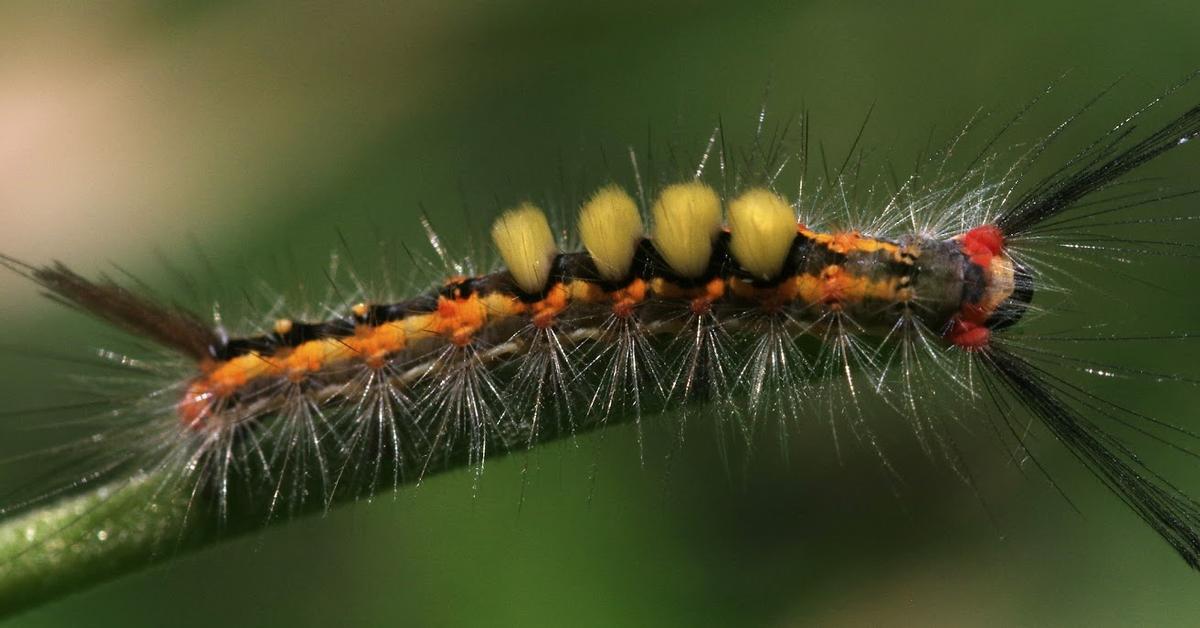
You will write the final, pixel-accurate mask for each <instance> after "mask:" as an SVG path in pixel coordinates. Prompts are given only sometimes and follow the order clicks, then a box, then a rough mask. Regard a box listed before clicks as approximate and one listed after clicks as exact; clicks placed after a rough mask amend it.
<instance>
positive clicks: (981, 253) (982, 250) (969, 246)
mask: <svg viewBox="0 0 1200 628" xmlns="http://www.w3.org/2000/svg"><path fill="white" fill-rule="evenodd" d="M959 247H960V248H962V252H963V253H964V254H965V255H966V256H967V257H969V258H971V263H973V264H976V265H978V266H982V267H984V268H987V267H988V266H989V265H990V264H991V263H992V258H993V257H995V256H997V255H999V254H1000V253H1001V252H1002V251H1003V250H1004V233H1003V232H1002V231H1000V227H997V226H995V225H983V226H981V227H975V228H974V229H972V230H970V231H968V232H966V233H965V234H963V237H962V240H961V241H960V242H959Z"/></svg>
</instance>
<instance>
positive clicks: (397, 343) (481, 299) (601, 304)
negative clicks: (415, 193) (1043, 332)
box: [178, 181, 1032, 428]
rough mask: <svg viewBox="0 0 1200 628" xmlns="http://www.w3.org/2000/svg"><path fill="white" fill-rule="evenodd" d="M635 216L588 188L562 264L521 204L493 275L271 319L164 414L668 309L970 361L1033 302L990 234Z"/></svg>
mask: <svg viewBox="0 0 1200 628" xmlns="http://www.w3.org/2000/svg"><path fill="white" fill-rule="evenodd" d="M651 216H652V219H653V222H652V226H651V229H650V234H649V236H648V237H647V235H646V234H645V233H644V229H643V223H642V219H641V215H640V212H639V211H638V209H637V205H636V203H635V202H634V201H633V199H632V197H630V196H629V195H628V194H627V193H625V191H624V190H622V189H621V188H620V187H617V186H606V187H604V188H601V189H600V190H598V191H597V192H596V193H595V194H594V195H593V196H592V197H591V198H590V199H589V200H588V201H587V202H586V203H585V204H584V205H583V207H582V208H581V210H580V216H579V230H580V236H581V240H582V242H583V246H584V249H585V250H584V251H582V252H568V253H563V252H560V251H559V250H558V246H557V243H556V242H555V240H554V236H553V232H552V231H551V229H550V227H549V224H548V221H547V220H546V217H545V215H544V213H543V212H542V211H541V210H540V209H538V208H537V207H535V206H534V205H532V204H529V203H525V204H522V205H520V206H518V207H516V208H514V209H512V210H509V211H507V212H505V213H504V214H503V215H501V217H500V218H499V219H498V220H497V221H496V222H495V224H494V225H493V228H492V238H493V242H494V244H495V246H496V249H497V251H498V252H499V254H500V258H501V259H502V260H503V261H504V262H505V266H506V269H505V270H502V271H498V272H494V273H491V274H487V275H483V276H479V277H455V278H451V279H450V280H448V281H447V282H445V284H444V285H443V286H442V287H441V288H439V289H437V290H435V291H433V292H431V293H429V294H425V295H422V296H419V297H416V298H413V299H410V300H407V301H403V302H399V303H391V304H368V303H359V304H356V305H354V306H352V307H350V308H349V311H347V312H346V314H345V315H344V316H341V317H337V318H333V319H331V320H328V321H322V322H315V323H305V322H299V321H292V320H280V321H278V322H277V323H276V324H275V327H274V330H273V332H272V333H270V334H266V335H262V336H257V337H248V338H235V339H227V340H223V341H221V342H214V343H213V344H212V345H210V346H209V348H208V356H207V357H206V358H205V359H204V360H203V361H202V364H201V371H202V374H201V375H200V376H199V377H197V378H196V379H195V380H194V381H193V382H192V383H191V384H190V385H189V386H188V389H187V392H186V394H185V395H184V398H183V400H182V401H181V402H180V403H179V406H178V412H179V415H180V417H181V419H182V420H183V422H184V423H185V424H187V425H189V426H194V427H197V428H199V427H203V426H204V425H205V423H206V422H208V421H210V420H217V421H222V422H224V421H238V420H243V419H244V418H246V417H250V416H259V415H263V414H267V413H270V412H271V411H272V410H273V408H271V407H270V405H269V404H270V400H271V399H272V398H273V397H272V396H271V395H261V396H258V397H261V398H256V395H255V394H254V392H255V391H256V390H269V389H271V388H272V386H275V385H278V383H280V382H283V381H287V382H291V383H294V384H303V385H305V386H306V387H307V389H308V390H309V391H310V392H309V394H311V395H313V396H314V397H316V399H317V400H318V401H321V400H324V398H328V397H332V396H335V395H338V394H343V393H344V391H345V388H346V382H347V381H348V380H350V379H351V378H352V377H353V375H354V374H355V373H356V372H357V371H356V370H355V369H356V368H362V367H366V368H370V369H376V370H379V369H383V368H384V367H385V366H387V367H390V368H389V372H390V373H398V375H395V376H394V377H393V379H395V380H397V381H395V382H394V383H396V384H399V385H412V384H413V383H414V382H416V381H417V380H419V379H420V378H421V377H422V376H423V375H425V374H427V373H428V372H429V369H430V368H431V367H430V362H431V361H432V360H434V356H436V355H437V352H438V350H439V349H440V348H443V347H446V346H448V345H449V346H457V347H473V348H476V349H478V350H479V351H480V356H481V357H482V358H484V359H485V360H493V361H494V360H498V359H500V358H502V357H504V356H506V355H511V354H513V353H517V352H519V351H521V350H522V349H523V348H524V347H523V344H524V343H527V342H528V341H529V339H528V337H527V336H528V335H527V334H522V333H521V331H522V330H523V329H526V328H533V329H555V330H556V331H558V332H559V333H560V334H561V336H562V337H563V338H565V339H566V340H567V341H569V342H575V343H583V342H587V341H588V340H589V339H595V338H598V337H600V336H602V335H603V333H604V332H603V328H604V324H605V322H606V321H607V320H610V319H611V318H613V317H616V318H629V317H634V316H636V317H637V318H638V319H639V321H640V323H641V324H642V325H643V327H644V329H646V330H647V331H649V332H650V333H653V334H658V335H667V334H674V333H678V332H680V331H681V328H682V325H683V323H682V321H681V319H680V317H679V316H678V313H679V312H680V311H684V312H691V313H692V314H697V315H699V314H714V315H718V314H719V313H720V312H721V311H731V312H732V311H740V312H744V311H752V310H759V311H761V312H763V313H766V314H770V315H786V317H787V319H788V320H789V321H795V322H797V323H798V324H801V325H805V326H801V327H797V328H796V330H795V335H796V336H799V335H802V334H804V333H818V332H819V330H820V327H821V325H822V324H823V323H825V322H827V321H829V320H830V317H832V316H838V317H849V318H850V319H852V320H853V321H854V322H855V324H856V325H857V326H859V327H861V328H863V329H865V330H868V331H870V332H874V333H877V334H879V335H880V336H882V335H885V334H886V333H888V331H889V330H891V329H893V328H894V327H895V326H896V324H897V322H898V321H900V320H901V319H903V318H908V317H911V318H914V319H916V320H918V321H919V322H920V323H921V324H922V325H923V326H924V327H925V328H927V329H931V330H940V331H941V332H942V334H943V337H944V339H945V341H946V342H947V343H948V344H950V345H954V346H957V347H960V348H962V349H965V350H969V351H977V350H980V349H982V348H984V347H986V346H987V343H988V339H989V337H990V332H991V328H992V327H995V326H997V325H1000V324H1004V325H1008V324H1012V323H1013V322H1015V318H1016V317H1019V316H1020V312H1021V311H1023V309H1024V306H1025V305H1027V303H1028V300H1029V298H1030V297H1031V295H1032V292H1031V291H1030V290H1023V291H1018V290H1017V287H1016V282H1015V280H1014V276H1015V274H1016V270H1015V265H1014V263H1013V262H1012V260H1011V259H1010V258H1009V257H1008V256H1007V255H1006V254H1005V252H1004V247H1003V236H1002V235H1001V233H1000V231H999V229H997V228H996V227H992V226H982V227H978V228H976V229H972V230H971V231H969V232H967V233H965V234H963V235H961V236H958V237H955V238H950V239H944V240H943V239H934V238H926V237H921V236H916V235H913V236H904V237H901V238H899V239H897V240H888V239H882V238H874V237H869V236H867V235H864V234H861V233H858V232H854V231H844V232H830V233H825V232H818V231H814V230H812V229H809V228H807V227H806V226H805V225H803V224H800V223H798V222H797V219H796V216H795V213H794V211H793V209H792V207H791V205H790V204H788V202H787V201H786V200H785V199H784V198H783V197H781V196H779V195H777V194H776V193H774V192H772V191H770V190H766V189H751V190H748V191H746V192H744V193H742V194H741V195H739V196H738V197H736V198H735V199H733V200H732V201H731V202H730V203H729V206H728V225H727V226H723V220H722V209H721V201H720V199H719V197H718V195H717V193H716V192H715V191H714V190H713V189H712V188H711V187H709V186H708V185H706V184H704V183H701V182H698V181H694V182H689V183H683V184H677V185H672V186H668V187H666V188H665V189H664V190H663V191H662V193H661V194H660V195H659V197H658V199H657V200H656V201H655V202H654V204H653V206H652V209H651ZM1002 310H1003V312H1004V313H1005V315H1004V316H997V313H998V312H1001V311H1002ZM722 324H724V325H726V326H727V327H729V328H730V329H736V328H737V326H738V324H739V322H738V319H737V318H736V317H730V320H728V321H723V322H722ZM274 398H278V396H275V397H274ZM256 404H257V405H256ZM263 404H266V405H263Z"/></svg>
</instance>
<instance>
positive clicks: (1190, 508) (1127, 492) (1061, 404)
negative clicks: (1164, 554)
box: [982, 346, 1200, 570]
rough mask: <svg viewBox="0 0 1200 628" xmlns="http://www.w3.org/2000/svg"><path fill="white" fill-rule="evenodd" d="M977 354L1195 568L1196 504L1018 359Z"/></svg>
mask: <svg viewBox="0 0 1200 628" xmlns="http://www.w3.org/2000/svg"><path fill="white" fill-rule="evenodd" d="M982 356H983V363H984V364H985V365H986V366H987V368H988V370H989V372H990V373H991V374H992V375H994V376H995V377H996V378H997V379H998V380H999V382H1000V383H1001V385H1002V386H1003V387H1004V388H1005V389H1007V390H1008V392H1009V393H1010V394H1011V396H1012V398H1013V399H1015V400H1016V401H1017V402H1018V403H1020V404H1021V405H1023V406H1025V408H1026V409H1028V410H1029V412H1030V413H1032V414H1033V415H1034V416H1035V417H1037V418H1038V419H1039V420H1040V421H1041V422H1042V424H1043V425H1045V426H1046V429H1048V430H1049V431H1050V433H1051V434H1053V435H1054V437H1055V439H1057V440H1058V441H1059V442H1061V443H1062V444H1063V445H1065V446H1066V447H1067V449H1068V450H1069V451H1070V452H1071V454H1072V455H1074V456H1075V458H1076V459H1077V460H1079V461H1080V462H1082V463H1083V464H1084V466H1086V467H1087V468H1088V470H1089V471H1090V472H1091V473H1092V474H1093V475H1095V476H1096V477H1097V478H1099V479H1100V480H1101V481H1102V482H1103V483H1104V484H1105V486H1107V487H1108V489H1109V490H1111V491H1112V492H1113V493H1114V494H1116V495H1117V497H1119V498H1120V499H1121V501H1123V502H1124V503H1125V504H1127V505H1128V506H1129V507H1130V508H1132V509H1133V511H1134V512H1136V513H1137V514H1138V516H1139V517H1141V518H1142V520H1143V521H1145V522H1146V523H1147V524H1148V525H1149V526H1150V527H1151V528H1153V529H1154V530H1155V531H1156V532H1158V534H1159V535H1160V536H1162V537H1163V539H1165V540H1166V541H1167V543H1170V544H1171V547H1173V548H1175V551H1176V552H1177V553H1178V554H1179V556H1180V557H1181V558H1183V560H1184V561H1185V562H1187V564H1188V565H1190V566H1191V567H1192V568H1193V569H1197V570H1200V504H1198V503H1197V502H1196V501H1195V500H1194V499H1192V498H1191V497H1189V496H1187V495H1186V494H1184V493H1183V492H1182V491H1180V490H1179V489H1177V488H1176V487H1174V486H1172V485H1171V484H1170V483H1169V482H1168V481H1166V480H1165V479H1163V478H1162V476H1160V475H1158V474H1157V473H1155V472H1154V471H1152V470H1151V469H1150V468H1149V467H1147V465H1146V463H1145V462H1143V461H1142V459H1141V458H1139V457H1138V456H1137V454H1136V453H1134V452H1133V451H1132V450H1131V449H1130V448H1129V446H1128V445H1127V444H1126V443H1125V442H1124V441H1122V440H1121V439H1119V438H1117V437H1116V436H1115V435H1113V434H1111V433H1109V432H1107V431H1105V430H1104V429H1103V428H1101V427H1100V426H1099V425H1097V424H1096V423H1094V422H1093V421H1091V420H1090V419H1088V418H1087V417H1086V416H1084V415H1083V414H1082V413H1081V412H1080V411H1079V410H1078V409H1077V408H1075V407H1073V406H1072V405H1071V403H1070V401H1069V400H1067V399H1064V398H1063V397H1062V396H1060V395H1057V394H1055V392H1054V391H1053V389H1052V388H1051V387H1050V386H1049V385H1047V384H1046V383H1045V382H1044V381H1043V378H1041V377H1040V376H1039V375H1038V374H1037V373H1036V370H1035V368H1034V367H1033V366H1032V365H1030V364H1029V363H1028V362H1026V361H1025V360H1024V359H1023V358H1021V357H1019V356H1017V355H1015V354H1013V353H1011V352H1009V351H1006V350H1004V349H1001V348H998V347H995V346H993V347H991V348H989V349H988V351H987V352H985V353H983V354H982Z"/></svg>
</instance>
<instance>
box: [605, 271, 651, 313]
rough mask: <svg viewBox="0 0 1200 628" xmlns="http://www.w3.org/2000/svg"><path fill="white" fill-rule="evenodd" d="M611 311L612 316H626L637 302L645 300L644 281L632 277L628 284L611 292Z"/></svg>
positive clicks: (631, 311)
mask: <svg viewBox="0 0 1200 628" xmlns="http://www.w3.org/2000/svg"><path fill="white" fill-rule="evenodd" d="M612 300H613V306H612V313H613V315H614V316H618V317H620V318H626V317H629V316H631V315H632V314H633V310H634V308H635V307H637V305H638V304H639V303H641V302H642V301H645V300H646V282H645V281H642V280H641V279H634V280H633V281H631V282H630V283H629V285H628V286H625V287H624V288H621V289H620V290H616V291H614V292H613V293H612Z"/></svg>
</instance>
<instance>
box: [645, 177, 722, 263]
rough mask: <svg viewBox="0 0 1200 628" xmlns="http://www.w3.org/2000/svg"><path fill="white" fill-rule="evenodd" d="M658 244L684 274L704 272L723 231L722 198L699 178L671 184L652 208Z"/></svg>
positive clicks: (669, 259)
mask: <svg viewBox="0 0 1200 628" xmlns="http://www.w3.org/2000/svg"><path fill="white" fill-rule="evenodd" d="M650 213H651V214H652V215H653V217H654V230H653V238H654V248H656V249H658V252H659V253H661V254H662V256H663V259H664V260H665V261H666V262H667V265H669V266H670V267H671V270H674V271H675V272H676V273H678V274H679V275H680V276H681V277H687V278H694V277H699V276H700V275H702V274H704V270H705V269H706V268H707V267H708V259H709V257H711V256H712V243H713V239H714V238H716V237H717V234H718V233H720V232H721V199H719V198H717V193H716V192H714V191H713V189H712V188H710V187H708V186H707V185H705V184H704V183H701V182H699V181H692V182H691V183H679V184H676V185H671V186H668V187H667V188H666V189H665V190H663V191H662V194H660V195H659V197H658V200H657V201H655V203H654V207H653V208H652V209H651V210H650Z"/></svg>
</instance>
